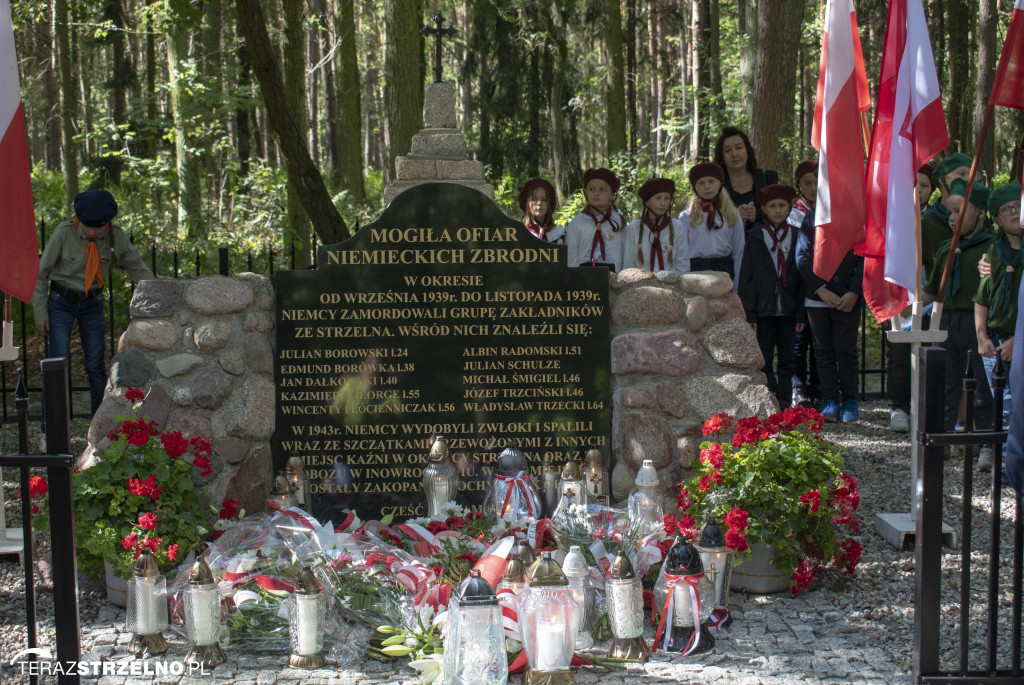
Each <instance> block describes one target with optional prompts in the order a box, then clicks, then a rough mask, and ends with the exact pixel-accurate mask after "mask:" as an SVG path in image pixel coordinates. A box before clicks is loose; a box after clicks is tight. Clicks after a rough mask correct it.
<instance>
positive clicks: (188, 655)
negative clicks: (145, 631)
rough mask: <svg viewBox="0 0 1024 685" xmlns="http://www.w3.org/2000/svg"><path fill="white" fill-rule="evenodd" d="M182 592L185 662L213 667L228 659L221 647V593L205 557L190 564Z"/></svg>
mask: <svg viewBox="0 0 1024 685" xmlns="http://www.w3.org/2000/svg"><path fill="white" fill-rule="evenodd" d="M184 596H185V597H184V602H185V630H186V632H187V633H188V640H189V645H188V651H187V652H185V663H187V664H199V665H201V666H202V667H203V668H216V667H217V666H218V665H220V664H222V663H224V662H225V661H227V657H226V656H225V655H224V650H223V649H221V647H220V602H221V593H220V586H218V585H217V582H216V581H215V580H214V579H213V573H212V572H211V571H210V567H209V566H208V565H207V564H206V562H205V561H204V560H202V559H200V560H199V561H197V562H196V563H195V565H194V566H193V567H192V570H191V572H190V573H189V579H188V587H187V588H185V592H184Z"/></svg>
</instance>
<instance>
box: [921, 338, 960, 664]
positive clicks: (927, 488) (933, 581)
mask: <svg viewBox="0 0 1024 685" xmlns="http://www.w3.org/2000/svg"><path fill="white" fill-rule="evenodd" d="M945 378H946V351H945V350H943V349H942V348H939V347H924V348H921V383H920V388H919V391H918V392H919V394H918V405H917V406H918V412H919V421H918V426H920V429H919V432H918V442H917V444H918V448H917V454H915V455H913V458H914V459H916V460H917V488H916V489H917V491H918V492H920V493H921V515H920V516H919V517H918V519H917V531H916V533H917V535H916V541H917V545H916V550H915V560H916V563H915V573H914V576H915V586H914V656H913V665H912V666H913V680H912V682H914V683H917V682H919V681H920V678H921V675H922V674H924V673H934V672H936V671H938V669H939V625H940V615H939V606H940V605H939V601H940V590H941V580H942V468H943V450H944V448H943V446H942V445H936V444H932V443H931V442H930V441H929V440H927V439H926V437H925V436H926V435H928V434H935V433H941V432H943V429H944V416H943V400H944V396H945V393H944V385H945ZM963 544H967V542H966V541H965V542H964V543H963Z"/></svg>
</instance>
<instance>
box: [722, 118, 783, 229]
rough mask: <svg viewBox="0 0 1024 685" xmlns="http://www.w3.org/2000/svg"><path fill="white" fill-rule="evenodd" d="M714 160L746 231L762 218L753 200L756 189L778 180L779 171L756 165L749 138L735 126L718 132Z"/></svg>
mask: <svg viewBox="0 0 1024 685" xmlns="http://www.w3.org/2000/svg"><path fill="white" fill-rule="evenodd" d="M715 161H716V162H717V163H718V164H720V165H721V166H722V168H723V169H725V189H726V190H727V191H729V197H731V198H732V202H733V204H734V205H736V208H737V209H739V210H740V216H741V217H742V218H743V223H744V226H745V227H746V229H747V230H748V231H749V230H750V229H751V228H752V227H753V225H754V222H756V221H761V219H763V217H762V216H761V210H760V209H759V208H758V207H757V203H756V202H755V199H756V197H757V191H758V190H760V189H761V188H764V187H765V186H769V185H772V184H773V183H778V182H779V175H778V174H777V173H776V172H775V171H772V170H771V169H758V168H757V156H756V155H755V154H754V147H753V146H752V145H751V144H750V139H749V138H747V134H746V133H744V132H743V131H741V130H740V129H738V128H736V127H735V126H726V127H724V128H723V129H722V132H721V133H720V134H719V136H718V140H717V141H716V142H715Z"/></svg>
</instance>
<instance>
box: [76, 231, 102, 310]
mask: <svg viewBox="0 0 1024 685" xmlns="http://www.w3.org/2000/svg"><path fill="white" fill-rule="evenodd" d="M74 222H75V228H76V229H78V228H79V226H78V217H77V216H76V217H75V218H74ZM93 281H96V282H97V283H98V284H99V286H100V287H101V288H102V287H103V268H102V267H101V266H100V252H99V250H98V249H97V248H96V239H95V238H89V244H88V245H87V246H86V248H85V292H86V293H88V292H89V288H90V287H92V282H93Z"/></svg>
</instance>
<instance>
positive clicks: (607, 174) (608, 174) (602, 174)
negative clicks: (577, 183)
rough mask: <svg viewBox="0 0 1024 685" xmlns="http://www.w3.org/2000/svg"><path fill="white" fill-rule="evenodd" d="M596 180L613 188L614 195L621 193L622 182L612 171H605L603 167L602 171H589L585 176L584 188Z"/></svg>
mask: <svg viewBox="0 0 1024 685" xmlns="http://www.w3.org/2000/svg"><path fill="white" fill-rule="evenodd" d="M594 179H597V180H598V181H604V182H605V183H607V184H608V185H609V186H610V187H611V189H612V192H613V193H617V192H619V186H621V185H622V182H621V181H619V177H618V176H616V175H615V172H614V171H612V170H611V169H605V168H604V167H601V168H600V169H587V172H586V173H585V174H583V186H584V187H586V185H587V184H588V183H590V182H591V181H593V180H594Z"/></svg>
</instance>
